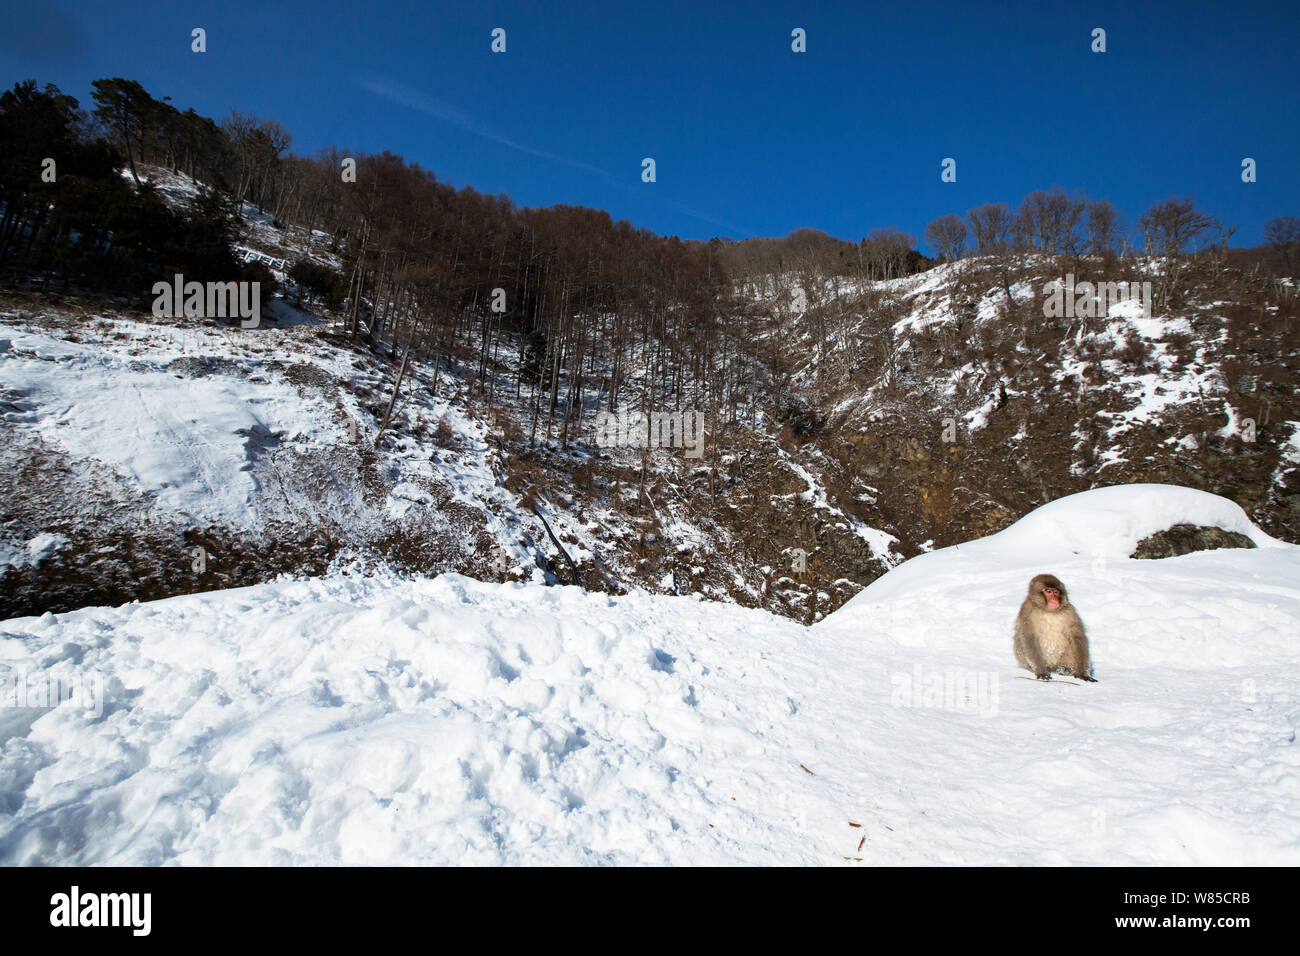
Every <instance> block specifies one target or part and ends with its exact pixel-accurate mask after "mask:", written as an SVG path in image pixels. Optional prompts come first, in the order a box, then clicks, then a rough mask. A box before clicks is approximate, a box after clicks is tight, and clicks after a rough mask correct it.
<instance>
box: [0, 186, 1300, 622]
mask: <svg viewBox="0 0 1300 956" xmlns="http://www.w3.org/2000/svg"><path fill="white" fill-rule="evenodd" d="M141 169H142V170H143V171H144V172H145V174H146V175H147V176H149V177H151V179H150V182H151V183H152V187H153V188H155V189H156V190H157V193H158V195H160V196H161V197H162V198H163V199H164V200H165V201H166V202H168V203H170V204H172V206H173V207H174V208H176V209H177V210H183V209H184V208H186V203H188V202H191V201H193V200H194V198H195V196H196V195H198V193H199V190H198V187H197V186H196V184H195V183H194V182H193V181H192V180H190V179H188V177H186V176H184V175H183V174H177V173H174V172H172V171H170V170H164V169H158V168H155V167H147V166H142V167H141ZM241 215H242V219H241V222H242V224H243V225H242V231H241V233H240V234H239V235H237V236H236V237H235V239H234V248H235V249H236V251H237V252H238V254H239V255H241V256H243V257H245V258H249V259H250V260H251V259H255V258H260V259H261V260H263V262H264V263H266V262H269V263H271V264H272V265H273V266H274V268H272V269H271V271H270V273H269V274H270V275H271V276H273V277H274V279H275V281H276V282H277V283H278V284H279V285H280V287H281V295H280V297H278V298H275V299H272V300H268V302H267V303H266V305H265V308H264V321H263V322H262V323H261V326H260V327H259V328H256V329H242V328H240V327H238V324H237V323H235V324H232V323H224V324H223V323H221V322H219V321H210V320H201V319H197V320H196V319H184V318H182V319H171V318H162V319H159V318H155V317H154V316H152V315H148V314H141V312H140V311H139V310H138V309H137V308H134V307H133V306H132V304H131V303H130V302H128V301H125V300H113V299H108V298H105V297H103V296H97V297H96V296H89V297H86V296H81V297H79V296H76V295H70V296H59V295H55V296H51V295H48V294H41V293H39V292H31V293H15V294H11V295H9V296H7V297H5V298H4V299H3V300H2V301H0V329H3V330H4V331H3V332H0V401H2V402H3V405H2V406H0V408H3V423H2V424H0V428H3V429H4V434H5V437H6V441H5V443H4V450H3V452H0V456H2V457H0V466H3V467H0V474H3V475H4V477H3V478H0V494H2V495H3V502H4V503H3V505H0V569H3V570H0V574H2V575H3V580H4V583H5V588H4V592H3V602H2V603H0V614H3V615H9V616H12V615H16V614H34V613H42V612H44V611H46V610H53V611H56V612H59V611H66V610H71V609H73V608H76V607H81V606H85V605H88V604H120V603H123V602H126V601H130V600H150V599H156V598H160V597H166V596H170V595H174V594H180V593H194V592H199V591H205V590H211V589H214V588H220V587H232V586H241V585H247V584H252V583H257V582H261V581H268V580H271V579H273V578H274V577H275V576H276V575H278V574H281V573H293V574H296V573H309V574H317V573H322V572H324V571H325V570H326V569H328V568H330V567H336V568H337V567H341V566H345V565H352V564H355V563H357V562H360V563H361V564H362V565H363V566H376V565H384V566H388V567H391V568H392V569H394V570H395V571H397V572H399V573H401V572H412V573H422V574H435V573H438V572H441V571H457V572H460V573H463V574H467V575H470V576H473V577H476V578H478V579H481V580H491V581H524V580H535V581H543V582H549V583H556V582H565V583H571V582H572V581H573V580H574V574H575V572H576V574H577V576H578V580H580V581H581V582H582V584H583V586H584V587H585V588H587V589H590V590H600V591H606V592H610V593H625V592H626V591H628V590H629V589H644V590H647V591H650V592H651V593H667V594H699V595H701V596H704V597H706V598H709V599H713V600H723V601H733V602H737V603H740V604H742V605H745V606H751V607H764V608H766V609H768V610H772V611H774V612H776V613H779V614H783V615H786V616H789V617H792V618H795V619H797V620H801V621H803V622H804V623H811V622H812V621H815V620H818V619H820V618H821V617H823V616H825V614H827V613H828V612H830V611H831V610H833V609H834V608H836V607H838V606H840V605H841V604H842V603H844V602H845V601H846V600H848V599H849V598H851V597H852V596H853V595H854V594H855V593H857V592H858V590H859V589H860V588H861V587H863V586H864V585H866V584H868V583H870V582H871V581H872V580H874V579H875V578H877V577H878V576H879V575H880V574H882V573H883V572H885V571H886V570H888V569H889V568H890V567H892V566H894V565H896V564H897V563H898V562H899V561H901V560H902V559H904V558H906V557H909V556H912V555H915V554H918V553H921V552H923V551H926V550H929V549H932V548H934V547H942V546H945V545H948V544H953V543H956V542H958V541H962V540H966V539H969V538H971V537H974V536H979V535H984V534H988V533H991V532H994V531H997V530H999V529H1001V528H1004V527H1006V526H1007V525H1008V524H1010V523H1011V522H1012V521H1014V520H1015V519H1016V518H1018V517H1020V516H1022V515H1023V514H1025V513H1027V512H1028V511H1029V510H1031V509H1032V508H1034V507H1036V506H1038V505H1040V504H1042V503H1044V502H1046V501H1050V500H1053V499H1055V498H1058V497H1060V496H1062V495H1066V494H1071V493H1074V492H1077V491H1081V490H1085V489H1087V488H1091V487H1099V486H1106V485H1112V484H1126V483H1130V482H1142V481H1164V482H1175V483H1178V484H1182V485H1188V486H1191V487H1199V488H1203V489H1205V490H1209V491H1212V492H1214V493H1217V494H1222V495H1226V496H1228V497H1230V498H1232V499H1233V500H1235V501H1237V502H1238V503H1239V504H1241V505H1242V506H1243V507H1244V508H1246V510H1247V512H1248V513H1249V514H1250V515H1251V517H1252V519H1253V520H1255V521H1256V522H1258V523H1259V525H1260V526H1261V527H1263V528H1265V529H1267V530H1269V531H1270V532H1271V533H1273V534H1276V535H1278V536H1280V537H1281V538H1283V539H1285V540H1291V541H1296V540H1300V398H1298V397H1297V396H1298V395H1300V342H1298V341H1297V338H1298V337H1297V334H1296V328H1297V316H1296V308H1297V306H1296V297H1295V287H1294V285H1293V283H1292V282H1291V281H1290V280H1288V279H1282V280H1278V279H1274V278H1267V277H1263V276H1259V275H1256V274H1251V273H1248V272H1245V271H1242V270H1240V269H1236V268H1234V267H1232V266H1229V265H1227V264H1226V263H1223V262H1220V261H1218V260H1216V259H1214V258H1213V257H1210V258H1203V259H1201V260H1195V261H1194V262H1193V263H1192V264H1191V265H1190V266H1184V267H1183V269H1184V273H1183V274H1184V279H1183V284H1182V286H1181V289H1182V293H1181V296H1182V297H1181V299H1180V300H1179V302H1180V303H1181V304H1180V305H1178V306H1177V307H1174V306H1173V305H1167V306H1166V308H1164V309H1163V310H1162V309H1160V308H1156V309H1154V310H1153V309H1151V308H1149V307H1148V308H1147V309H1146V310H1143V309H1141V308H1139V307H1138V303H1136V302H1119V303H1111V304H1110V306H1109V308H1108V310H1107V313H1108V314H1105V315H1102V316H1100V317H1097V318H1079V319H1075V318H1073V317H1064V318H1050V317H1048V316H1046V315H1045V314H1044V311H1045V309H1044V302H1045V301H1046V299H1047V297H1048V291H1047V290H1048V289H1049V288H1050V283H1051V282H1052V281H1055V280H1057V279H1059V278H1060V277H1061V276H1063V275H1065V274H1067V273H1068V274H1069V275H1070V276H1071V277H1073V279H1074V280H1075V281H1085V280H1084V276H1086V275H1093V276H1094V277H1096V276H1097V275H1099V274H1100V275H1109V276H1116V275H1118V276H1121V277H1126V276H1127V277H1131V278H1132V279H1133V281H1139V280H1141V281H1154V283H1155V285H1156V287H1157V288H1159V284H1160V282H1161V269H1162V265H1161V261H1160V260H1123V261H1120V260H1109V261H1108V260H1093V259H1088V258H1086V257H1084V258H1068V257H1045V256H1029V255H1014V256H1013V255H1006V256H992V257H982V258H972V259H967V260H963V261H961V262H958V263H955V264H947V265H940V266H936V267H933V268H930V269H928V270H927V271H924V272H921V273H919V274H916V275H910V276H904V277H902V278H894V279H888V280H877V281H861V280H848V279H844V278H842V277H836V276H829V277H828V276H824V275H821V274H819V273H818V272H817V271H816V270H815V269H813V268H812V267H811V266H808V265H807V264H805V265H804V266H803V267H801V268H800V269H799V270H797V271H794V272H786V273H781V274H776V275H769V276H764V277H762V278H761V280H743V281H739V282H738V283H737V285H736V289H735V292H734V295H735V300H734V303H733V304H732V306H730V308H731V309H733V310H734V314H735V316H736V318H735V319H734V320H732V321H733V322H734V323H735V324H736V328H735V330H734V334H735V343H734V345H733V346H731V349H732V351H731V352H730V355H729V357H728V358H727V362H728V363H729V364H731V365H732V366H735V367H738V368H741V369H744V370H745V371H744V372H743V375H742V377H743V378H744V379H745V380H746V381H748V383H749V384H748V386H747V388H746V390H745V391H744V392H741V393H739V394H737V395H736V396H735V397H734V398H733V399H731V400H729V402H728V403H727V404H725V405H723V406H720V407H718V408H716V409H712V410H709V411H706V412H704V413H703V417H702V419H701V420H702V421H703V423H704V433H703V437H702V441H701V445H700V448H699V449H698V450H697V451H698V452H699V457H693V456H692V455H688V454H687V450H686V449H684V448H682V447H675V448H652V449H648V450H643V449H638V448H636V447H630V446H626V445H624V446H623V447H610V446H609V445H608V443H605V444H602V443H601V427H600V421H601V417H600V416H601V415H602V414H608V412H609V411H610V401H611V399H610V397H609V395H608V394H606V393H605V386H606V385H608V384H609V383H610V382H611V381H612V380H614V379H621V380H622V381H623V382H624V383H625V385H624V386H623V391H624V392H625V393H626V394H627V395H629V396H631V397H633V398H635V397H636V396H638V395H640V396H641V398H640V399H639V401H640V402H642V403H643V402H645V401H646V400H647V396H653V395H654V394H655V391H656V389H657V388H658V387H659V386H658V385H657V384H656V381H657V378H658V373H656V372H655V371H654V369H655V368H656V367H658V366H657V365H656V362H658V360H657V359H655V358H654V357H653V355H652V354H649V353H644V352H633V353H631V355H630V357H629V358H628V359H627V360H626V361H623V363H622V365H621V366H619V367H618V368H617V369H611V368H610V367H608V366H602V365H601V364H600V361H601V360H600V357H599V356H594V355H593V356H591V357H589V358H588V359H586V360H581V359H580V364H579V367H581V368H583V369H584V370H585V375H584V377H585V378H586V379H588V380H598V381H600V382H602V383H604V384H602V387H601V390H600V392H597V393H592V392H587V393H586V394H585V395H584V394H583V392H581V391H579V392H577V397H576V403H575V399H574V398H573V395H574V386H580V384H581V383H580V382H573V381H570V376H569V375H568V374H567V373H563V372H562V371H561V369H560V368H559V367H557V368H556V370H555V381H554V382H553V384H552V386H551V396H552V398H551V404H550V412H549V413H547V412H546V409H545V407H544V406H543V404H542V403H540V402H539V400H538V395H537V392H538V388H537V385H536V384H534V386H533V387H532V389H531V393H530V390H529V389H525V388H523V387H522V384H521V383H523V382H524V381H525V380H527V379H528V375H529V369H530V368H531V367H532V364H531V363H534V362H536V361H537V357H536V354H535V353H534V352H533V351H532V350H531V345H530V342H531V339H530V338H529V337H527V336H523V335H519V334H513V333H511V332H510V331H509V330H508V329H505V328H502V329H499V330H497V331H496V332H495V333H494V337H495V341H496V345H495V347H494V348H493V350H492V353H491V358H492V360H491V361H490V362H488V361H486V359H487V355H486V353H485V354H484V361H482V362H476V361H474V360H473V359H472V358H470V356H472V354H473V349H472V344H473V343H472V340H473V337H474V336H476V335H477V332H476V331H475V330H474V328H473V327H472V325H466V326H464V328H463V333H462V334H463V335H464V336H465V340H464V341H463V342H462V341H460V340H456V341H453V342H452V344H451V345H447V346H440V347H438V348H435V349H429V348H426V347H415V348H411V349H410V350H409V351H408V350H406V349H402V348H399V346H398V344H397V343H396V342H393V341H385V340H384V339H382V338H379V337H377V336H371V335H370V334H369V333H367V334H366V335H364V336H361V337H357V336H355V335H353V334H351V333H350V332H349V329H348V317H347V315H346V314H342V313H338V312H335V311H333V310H331V309H330V308H328V307H326V306H324V305H322V304H313V305H310V307H308V304H307V303H308V300H309V298H310V297H309V296H307V294H306V293H305V292H304V290H302V289H300V288H298V287H297V285H296V284H295V283H294V282H293V281H292V280H291V279H290V277H289V275H288V272H287V271H286V270H292V268H293V266H294V265H295V264H297V263H301V262H307V263H310V264H312V265H313V266H314V267H316V268H319V269H323V270H326V271H327V272H333V273H334V274H336V275H339V276H340V278H341V277H342V273H341V272H339V270H340V269H342V267H343V266H342V260H341V259H340V258H339V256H338V254H337V253H336V252H334V251H331V246H332V245H333V243H332V242H331V240H330V239H329V237H328V236H326V235H324V234H322V233H319V232H306V231H304V230H301V229H296V228H288V227H286V226H284V225H283V224H280V223H277V222H276V221H274V220H273V218H272V217H271V216H269V215H267V214H265V213H263V212H261V211H260V210H258V209H257V208H256V207H255V206H252V205H251V204H248V203H245V204H244V206H243V207H242V212H241ZM1143 311H1149V312H1153V314H1152V315H1144V314H1143ZM403 354H408V355H410V361H409V363H408V368H407V369H406V370H405V371H404V372H403V371H402V362H401V361H399V356H401V355H403ZM458 356H460V357H459V358H458ZM399 374H400V375H402V383H401V387H400V389H398V394H397V397H396V400H395V402H394V405H393V409H392V414H391V418H390V420H388V422H387V424H386V425H385V426H384V431H383V434H382V436H381V435H380V434H379V433H380V428H381V424H382V423H384V422H385V418H386V416H388V405H389V402H390V401H392V400H393V392H394V388H395V385H396V383H397V379H398V377H399ZM564 396H569V397H565V398H564V401H563V402H561V401H560V398H561V397H564ZM571 405H572V406H573V407H572V408H571V407H570V406H571ZM557 407H559V408H560V409H561V411H562V418H561V420H560V421H558V422H556V421H554V419H555V409H556V408H557ZM642 407H644V404H637V402H636V401H633V402H631V403H626V404H625V403H623V402H621V401H620V402H618V404H617V405H616V406H614V410H615V411H618V412H620V413H624V414H627V413H629V412H633V413H635V412H636V411H637V410H638V409H639V408H642ZM651 407H654V406H651ZM659 407H663V406H659ZM668 407H669V408H670V409H671V408H672V405H669V406H668ZM677 407H678V409H679V410H680V408H681V406H680V404H678V406H677ZM539 413H540V414H539ZM642 421H643V420H642ZM638 427H640V428H643V427H644V424H643V425H640V426H638ZM377 437H378V438H379V440H378V442H377V443H376V438H377ZM624 438H634V439H639V433H638V432H636V430H635V429H634V430H633V432H632V434H630V435H627V436H624ZM557 541H558V542H559V544H560V545H561V546H562V547H563V552H562V551H561V549H560V547H557V544H556V542H557ZM200 549H202V560H199V557H200ZM800 551H802V552H803V553H804V554H805V555H806V558H805V559H804V570H803V571H798V570H797V569H798V568H799V567H800V565H799V560H798V553H799V552H800Z"/></svg>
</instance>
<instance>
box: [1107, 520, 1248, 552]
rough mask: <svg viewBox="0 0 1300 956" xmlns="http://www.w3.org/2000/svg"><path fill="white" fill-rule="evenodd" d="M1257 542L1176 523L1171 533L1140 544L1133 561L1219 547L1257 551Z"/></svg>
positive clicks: (1143, 540) (1170, 529) (1155, 535)
mask: <svg viewBox="0 0 1300 956" xmlns="http://www.w3.org/2000/svg"><path fill="white" fill-rule="evenodd" d="M1253 547H1255V542H1254V541H1251V540H1250V539H1249V538H1248V537H1246V536H1245V535H1244V534H1239V533H1238V532H1236V531H1224V530H1223V529H1222V528H1213V527H1206V526H1203V525H1194V524H1176V525H1174V526H1173V527H1172V528H1169V529H1168V530H1167V531H1157V532H1156V533H1155V534H1153V535H1151V536H1149V537H1146V538H1143V539H1142V540H1141V541H1139V542H1138V546H1137V550H1136V551H1134V552H1133V553H1132V554H1131V555H1129V557H1131V558H1172V557H1176V556H1178V555H1180V554H1191V553H1192V552H1193V551H1216V550H1218V549H1219V548H1253Z"/></svg>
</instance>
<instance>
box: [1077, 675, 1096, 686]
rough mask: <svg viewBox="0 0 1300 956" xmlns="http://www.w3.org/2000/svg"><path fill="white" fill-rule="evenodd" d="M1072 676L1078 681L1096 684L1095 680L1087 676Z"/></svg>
mask: <svg viewBox="0 0 1300 956" xmlns="http://www.w3.org/2000/svg"><path fill="white" fill-rule="evenodd" d="M1074 676H1075V677H1077V678H1079V680H1086V681H1087V682H1088V683H1089V684H1095V683H1097V678H1095V677H1089V676H1088V675H1087V674H1075V675H1074Z"/></svg>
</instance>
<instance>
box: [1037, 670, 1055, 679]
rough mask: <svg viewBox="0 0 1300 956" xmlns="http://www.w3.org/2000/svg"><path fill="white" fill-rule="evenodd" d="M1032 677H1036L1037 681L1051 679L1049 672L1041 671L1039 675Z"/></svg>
mask: <svg viewBox="0 0 1300 956" xmlns="http://www.w3.org/2000/svg"><path fill="white" fill-rule="evenodd" d="M1034 676H1035V677H1037V678H1038V679H1039V680H1051V679H1052V672H1051V671H1043V672H1042V673H1041V674H1035V675H1034Z"/></svg>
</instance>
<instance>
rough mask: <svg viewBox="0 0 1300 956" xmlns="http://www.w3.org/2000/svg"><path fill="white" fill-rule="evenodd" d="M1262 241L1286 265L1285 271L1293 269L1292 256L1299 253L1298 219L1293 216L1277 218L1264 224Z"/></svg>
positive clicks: (1299, 220) (1299, 232)
mask: <svg viewBox="0 0 1300 956" xmlns="http://www.w3.org/2000/svg"><path fill="white" fill-rule="evenodd" d="M1264 241H1265V242H1266V243H1268V244H1269V245H1270V246H1272V247H1273V248H1274V249H1276V250H1277V251H1278V253H1279V254H1280V255H1281V256H1282V261H1283V262H1285V263H1286V271H1287V272H1291V271H1293V270H1294V268H1295V259H1294V258H1293V256H1295V255H1296V253H1297V252H1300V219H1297V218H1296V217H1295V216H1278V217H1277V218H1276V219H1270V220H1269V221H1268V222H1267V223H1265V224H1264Z"/></svg>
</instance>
